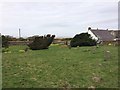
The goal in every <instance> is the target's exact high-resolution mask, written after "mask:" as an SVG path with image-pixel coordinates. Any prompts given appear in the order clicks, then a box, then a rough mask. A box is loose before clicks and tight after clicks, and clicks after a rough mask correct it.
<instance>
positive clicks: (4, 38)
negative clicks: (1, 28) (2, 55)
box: [2, 35, 9, 48]
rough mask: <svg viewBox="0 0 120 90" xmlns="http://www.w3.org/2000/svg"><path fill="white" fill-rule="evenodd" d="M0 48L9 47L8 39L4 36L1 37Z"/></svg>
mask: <svg viewBox="0 0 120 90" xmlns="http://www.w3.org/2000/svg"><path fill="white" fill-rule="evenodd" d="M2 47H4V48H8V47H9V42H8V38H7V37H6V36H4V35H2Z"/></svg>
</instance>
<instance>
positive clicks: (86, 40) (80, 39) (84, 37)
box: [70, 33, 96, 47]
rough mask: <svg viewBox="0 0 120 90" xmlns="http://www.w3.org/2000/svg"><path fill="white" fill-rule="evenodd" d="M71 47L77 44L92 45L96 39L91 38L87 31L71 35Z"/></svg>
mask: <svg viewBox="0 0 120 90" xmlns="http://www.w3.org/2000/svg"><path fill="white" fill-rule="evenodd" d="M70 45H71V47H77V46H94V45H96V41H95V40H93V39H92V38H91V36H90V34H88V33H81V34H77V35H75V36H74V37H73V39H72V40H71V42H70Z"/></svg>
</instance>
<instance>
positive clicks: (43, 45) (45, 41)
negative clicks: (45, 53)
mask: <svg viewBox="0 0 120 90" xmlns="http://www.w3.org/2000/svg"><path fill="white" fill-rule="evenodd" d="M54 37H55V35H52V36H51V35H50V34H48V35H47V36H44V37H43V36H37V37H35V38H34V40H33V42H32V43H30V44H29V45H28V46H29V47H30V49H32V50H40V49H48V47H49V46H50V44H51V43H52V41H53V39H54Z"/></svg>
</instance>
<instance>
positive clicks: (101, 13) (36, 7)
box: [0, 0, 118, 37]
mask: <svg viewBox="0 0 120 90" xmlns="http://www.w3.org/2000/svg"><path fill="white" fill-rule="evenodd" d="M10 1H11V2H10ZM100 1H101V0H97V1H95V0H94V1H93V0H92V1H90V0H89V1H88V0H84V2H83V1H82V0H61V1H60V0H45V1H39V2H38V1H37V0H29V1H28V0H24V1H23V0H18V1H17V2H16V1H15V0H9V1H8V0H5V1H4V2H1V4H0V7H1V8H0V10H1V11H2V12H1V13H0V18H1V21H0V29H1V32H2V34H4V35H11V36H14V37H18V30H19V28H20V29H21V34H22V37H28V36H33V35H45V34H55V35H56V36H57V37H73V36H74V35H75V34H78V33H82V32H87V28H88V27H91V28H100V29H118V1H115V0H109V1H108V0H104V1H105V2H103V1H102V2H100Z"/></svg>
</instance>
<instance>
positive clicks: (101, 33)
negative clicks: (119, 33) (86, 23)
mask: <svg viewBox="0 0 120 90" xmlns="http://www.w3.org/2000/svg"><path fill="white" fill-rule="evenodd" d="M91 32H92V33H93V34H94V35H95V36H96V37H98V38H99V40H102V41H113V40H114V36H113V35H111V33H110V32H109V31H108V30H100V29H91Z"/></svg>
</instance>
